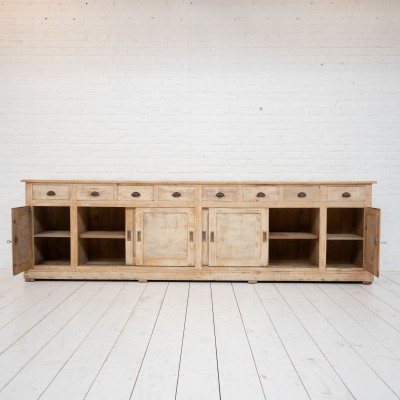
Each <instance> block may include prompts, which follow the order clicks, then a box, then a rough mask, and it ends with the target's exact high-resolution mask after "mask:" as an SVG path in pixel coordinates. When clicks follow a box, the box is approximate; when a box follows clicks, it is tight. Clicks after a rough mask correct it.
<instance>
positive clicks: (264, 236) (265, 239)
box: [263, 231, 267, 242]
mask: <svg viewBox="0 0 400 400" xmlns="http://www.w3.org/2000/svg"><path fill="white" fill-rule="evenodd" d="M266 241H267V232H266V231H264V232H263V242H266Z"/></svg>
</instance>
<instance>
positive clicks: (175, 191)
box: [158, 185, 194, 201]
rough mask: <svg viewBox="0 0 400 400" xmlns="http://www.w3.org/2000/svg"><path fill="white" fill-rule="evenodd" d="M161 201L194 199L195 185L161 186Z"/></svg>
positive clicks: (159, 190)
mask: <svg viewBox="0 0 400 400" xmlns="http://www.w3.org/2000/svg"><path fill="white" fill-rule="evenodd" d="M158 200H159V201H194V186H170V185H168V186H167V185H166V186H159V187H158Z"/></svg>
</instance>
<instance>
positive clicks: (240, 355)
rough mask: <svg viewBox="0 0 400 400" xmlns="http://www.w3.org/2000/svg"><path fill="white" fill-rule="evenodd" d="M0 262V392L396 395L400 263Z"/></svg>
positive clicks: (97, 398)
mask: <svg viewBox="0 0 400 400" xmlns="http://www.w3.org/2000/svg"><path fill="white" fill-rule="evenodd" d="M22 278H23V277H22V276H21V275H18V276H15V277H13V276H12V274H11V271H10V270H8V269H7V270H4V269H0V371H1V373H0V400H14V399H18V400H20V399H24V400H36V399H41V400H52V399H60V400H66V399H73V400H109V399H113V400H130V399H135V400H138V399H139V400H152V399H157V400H159V399H163V400H176V399H177V400H236V399H240V400H242V399H251V400H257V399H261V400H265V399H268V400H269V399H271V400H282V399H296V400H307V399H311V400H314V399H315V400H329V399H331V400H341V399H356V400H375V399H385V400H391V399H400V379H399V376H400V273H399V272H384V273H382V277H381V278H380V279H377V280H376V281H375V282H374V283H373V284H372V285H369V286H364V285H360V284H345V283H337V284H336V283H327V284H325V283H318V284H314V283H258V284H256V285H249V284H248V283H228V282H213V283H209V282H191V283H189V282H169V283H168V282H149V283H138V282H80V281H35V282H25V281H24V280H23V279H22Z"/></svg>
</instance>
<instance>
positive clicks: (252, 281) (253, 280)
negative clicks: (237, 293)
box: [247, 279, 257, 285]
mask: <svg viewBox="0 0 400 400" xmlns="http://www.w3.org/2000/svg"><path fill="white" fill-rule="evenodd" d="M247 283H250V284H251V285H254V284H256V283H257V281H256V280H255V279H251V280H249V281H247Z"/></svg>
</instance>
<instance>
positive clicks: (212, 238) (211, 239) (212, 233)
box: [210, 232, 214, 242]
mask: <svg viewBox="0 0 400 400" xmlns="http://www.w3.org/2000/svg"><path fill="white" fill-rule="evenodd" d="M210 242H214V232H211V233H210Z"/></svg>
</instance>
